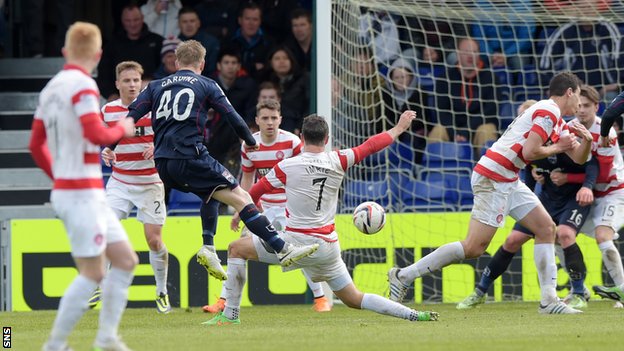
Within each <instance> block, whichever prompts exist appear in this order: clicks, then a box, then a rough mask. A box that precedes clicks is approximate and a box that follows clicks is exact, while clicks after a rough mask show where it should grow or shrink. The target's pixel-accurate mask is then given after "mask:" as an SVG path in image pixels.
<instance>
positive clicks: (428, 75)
mask: <svg viewBox="0 0 624 351" xmlns="http://www.w3.org/2000/svg"><path fill="white" fill-rule="evenodd" d="M418 86H419V87H420V89H421V90H422V91H426V92H434V91H435V79H434V77H433V70H432V69H431V67H419V68H418Z"/></svg>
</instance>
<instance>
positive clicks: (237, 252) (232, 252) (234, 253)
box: [228, 240, 243, 258]
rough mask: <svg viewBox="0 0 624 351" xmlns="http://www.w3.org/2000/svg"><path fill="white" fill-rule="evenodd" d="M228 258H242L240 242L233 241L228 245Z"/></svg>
mask: <svg viewBox="0 0 624 351" xmlns="http://www.w3.org/2000/svg"><path fill="white" fill-rule="evenodd" d="M228 258H243V257H242V250H241V247H240V240H235V241H233V242H231V243H230V245H228Z"/></svg>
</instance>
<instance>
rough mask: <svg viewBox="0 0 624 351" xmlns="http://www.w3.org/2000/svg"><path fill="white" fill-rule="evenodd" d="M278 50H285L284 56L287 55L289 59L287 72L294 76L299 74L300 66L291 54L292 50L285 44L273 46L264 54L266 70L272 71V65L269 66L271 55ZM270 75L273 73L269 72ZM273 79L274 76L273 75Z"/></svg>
mask: <svg viewBox="0 0 624 351" xmlns="http://www.w3.org/2000/svg"><path fill="white" fill-rule="evenodd" d="M279 51H283V52H285V53H286V56H288V60H290V72H288V73H289V74H292V75H293V76H295V77H296V76H299V75H300V74H301V67H299V62H298V61H297V58H296V57H295V54H293V52H292V51H291V50H290V49H289V48H288V47H286V46H285V45H278V46H276V47H275V48H273V50H271V51H269V54H268V55H267V56H266V57H267V58H266V67H267V70H268V72H271V73H274V71H273V67H271V60H272V59H273V56H275V54H277V53H278V52H279ZM272 75H273V74H271V76H272ZM273 79H276V78H275V77H273Z"/></svg>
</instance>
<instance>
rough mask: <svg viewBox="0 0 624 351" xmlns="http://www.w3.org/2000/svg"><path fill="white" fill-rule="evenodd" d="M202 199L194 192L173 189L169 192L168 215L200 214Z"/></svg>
mask: <svg viewBox="0 0 624 351" xmlns="http://www.w3.org/2000/svg"><path fill="white" fill-rule="evenodd" d="M200 206H201V200H200V199H199V197H198V196H197V195H195V194H193V193H185V192H182V191H178V190H175V189H171V192H170V193H169V204H168V206H167V215H168V216H184V215H197V214H199V207H200Z"/></svg>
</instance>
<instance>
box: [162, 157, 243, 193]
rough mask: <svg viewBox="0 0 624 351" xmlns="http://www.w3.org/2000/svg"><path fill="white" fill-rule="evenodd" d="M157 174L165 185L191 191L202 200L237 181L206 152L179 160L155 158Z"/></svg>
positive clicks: (231, 186)
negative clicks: (196, 156)
mask: <svg viewBox="0 0 624 351" xmlns="http://www.w3.org/2000/svg"><path fill="white" fill-rule="evenodd" d="M155 163H156V169H157V170H158V175H159V176H160V179H161V180H162V181H163V184H164V185H165V186H168V187H171V188H173V189H176V190H180V191H183V192H185V193H193V194H195V195H197V196H199V197H200V198H201V199H203V200H204V201H208V200H209V199H210V198H211V197H212V194H213V193H214V192H215V191H217V190H220V189H225V188H230V189H234V188H236V187H237V186H238V181H237V180H236V178H234V176H233V175H232V173H230V171H228V170H227V169H226V168H225V167H223V165H222V164H220V163H219V162H218V161H216V160H215V159H214V158H212V157H211V156H210V154H208V152H204V153H202V154H201V155H200V156H199V157H198V158H196V159H190V160H184V159H182V160H179V159H166V158H159V159H156V160H155Z"/></svg>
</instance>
